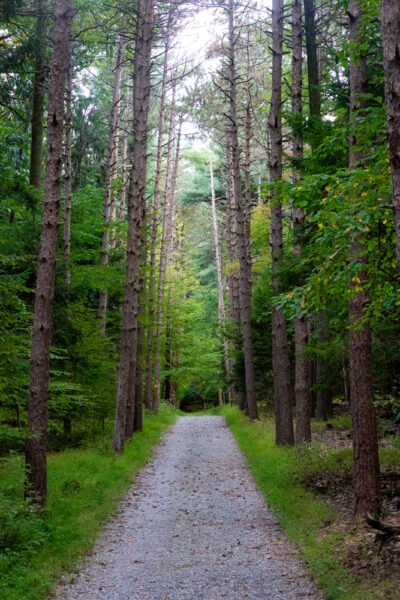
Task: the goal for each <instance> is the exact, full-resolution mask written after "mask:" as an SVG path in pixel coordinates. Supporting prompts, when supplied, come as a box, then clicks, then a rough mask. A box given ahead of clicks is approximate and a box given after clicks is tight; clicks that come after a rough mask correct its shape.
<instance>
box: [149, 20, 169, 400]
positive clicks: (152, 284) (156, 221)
mask: <svg viewBox="0 0 400 600" xmlns="http://www.w3.org/2000/svg"><path fill="white" fill-rule="evenodd" d="M171 10H172V9H170V17H169V19H170V18H171V14H172V13H171ZM168 24H169V23H168ZM168 29H169V27H168ZM169 46H170V33H169V30H168V31H167V37H166V40H165V56H164V67H163V76H162V82H161V99H160V117H159V122H158V143H157V163H156V174H155V181H154V200H153V215H152V217H153V223H152V229H151V239H150V273H149V292H148V319H149V325H148V328H147V342H146V345H147V355H146V374H145V397H144V402H145V406H146V409H147V410H151V407H152V402H151V396H152V381H153V360H154V329H155V327H154V325H155V324H154V317H155V295H156V257H157V235H158V230H159V227H160V212H159V210H160V183H161V169H162V158H163V137H164V133H165V101H166V94H167V75H168V53H169Z"/></svg>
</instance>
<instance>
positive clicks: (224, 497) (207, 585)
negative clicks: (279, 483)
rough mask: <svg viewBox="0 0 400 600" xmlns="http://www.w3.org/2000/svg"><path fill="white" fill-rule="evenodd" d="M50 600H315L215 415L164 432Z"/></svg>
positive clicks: (319, 595) (317, 594) (181, 421)
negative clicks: (80, 560) (82, 560)
mask: <svg viewBox="0 0 400 600" xmlns="http://www.w3.org/2000/svg"><path fill="white" fill-rule="evenodd" d="M293 501H294V502H295V501H296V499H295V498H294V499H293ZM73 578H74V579H73ZM55 598H57V599H58V600H61V599H62V600H65V599H67V600H78V599H79V600H95V599H98V598H100V599H103V600H211V599H215V598H227V599H228V600H244V599H251V600H301V599H304V598H307V599H309V600H310V599H311V600H323V596H322V593H321V591H320V590H319V589H318V588H317V586H316V585H315V584H314V583H313V582H312V580H311V577H310V575H309V574H308V573H307V572H306V569H305V568H304V566H303V565H302V564H301V561H300V560H299V558H298V556H297V551H296V549H295V548H294V546H293V545H292V544H291V543H290V542H289V540H288V538H287V537H286V535H285V533H284V532H283V531H282V529H281V528H280V527H279V525H278V523H277V521H276V519H275V517H274V516H273V514H272V512H271V511H270V509H269V508H268V506H267V505H266V504H265V501H264V499H263V496H262V494H261V493H260V491H259V490H258V489H257V487H256V485H255V482H254V479H253V477H252V475H251V473H250V471H249V469H248V466H247V461H246V459H245V457H244V456H243V454H242V453H241V451H240V450H239V448H238V445H237V443H236V441H235V440H234V438H233V436H232V434H231V432H230V430H229V429H228V427H227V425H226V423H225V420H224V418H223V417H213V416H205V417H180V418H179V419H178V420H177V422H176V423H175V425H174V426H173V427H171V428H170V429H169V430H168V431H167V433H166V434H165V435H164V437H163V439H162V440H161V442H160V444H159V445H158V446H157V448H156V449H155V452H154V455H153V458H152V460H151V461H150V462H149V463H148V464H147V466H146V467H145V468H144V469H143V471H142V472H141V474H140V475H139V477H138V478H137V479H136V480H135V482H134V484H133V485H132V487H131V489H130V491H129V492H128V494H127V495H126V496H125V498H124V500H123V501H122V504H121V506H120V508H119V510H118V512H117V514H116V515H115V516H114V517H113V518H112V520H111V522H110V523H109V524H108V526H107V527H106V529H105V530H104V532H103V534H102V535H101V536H100V539H99V540H98V542H97V544H96V546H95V548H94V551H93V554H92V555H91V556H90V557H88V559H87V563H86V564H83V565H80V573H79V574H78V575H69V576H66V577H64V579H63V581H61V582H60V583H59V585H58V586H57V589H56V592H55Z"/></svg>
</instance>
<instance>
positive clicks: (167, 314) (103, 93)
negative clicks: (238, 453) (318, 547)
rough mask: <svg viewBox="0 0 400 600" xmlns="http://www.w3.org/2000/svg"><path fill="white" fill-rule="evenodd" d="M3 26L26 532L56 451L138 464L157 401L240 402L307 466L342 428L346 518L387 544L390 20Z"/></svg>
mask: <svg viewBox="0 0 400 600" xmlns="http://www.w3.org/2000/svg"><path fill="white" fill-rule="evenodd" d="M0 19H1V23H2V25H1V29H0V40H1V46H0V72H1V75H0V114H1V122H0V140H1V144H0V159H1V172H0V271H1V276H0V340H1V343H0V460H1V465H2V466H4V465H7V464H9V463H10V461H14V462H13V463H12V464H14V465H16V464H17V465H18V470H19V471H18V472H19V475H18V476H19V477H22V478H23V480H24V483H23V486H22V487H20V488H18V489H19V490H20V491H19V492H18V493H19V494H20V495H21V490H22V493H23V495H24V498H25V500H23V498H19V500H18V502H19V504H18V506H19V509H18V510H19V512H18V511H17V513H18V514H17V513H16V517H15V518H23V517H24V515H25V516H26V511H31V510H38V514H40V509H41V508H43V507H44V506H45V505H46V495H47V470H46V463H47V456H48V454H49V453H50V454H52V455H53V454H54V453H59V452H61V451H64V450H66V449H72V448H84V447H87V446H88V445H90V444H92V443H94V440H96V439H99V438H103V439H107V440H109V441H110V444H111V438H112V447H113V452H114V453H116V454H117V455H118V454H122V453H123V452H124V447H125V446H126V444H127V442H129V441H130V440H131V439H132V438H133V439H135V436H137V435H138V432H140V431H141V430H142V427H143V419H144V418H145V417H146V418H147V415H152V414H155V413H157V412H158V411H159V410H160V407H161V408H162V407H165V403H169V404H170V405H172V407H175V408H176V409H181V410H183V411H187V412H196V411H200V410H204V409H210V408H211V407H213V406H223V405H225V404H230V405H236V406H237V407H238V408H239V410H240V411H242V412H243V413H244V415H246V416H247V417H248V418H249V419H250V420H253V421H256V420H258V419H260V418H261V419H262V418H264V417H265V416H266V415H271V414H273V415H274V435H275V443H276V445H277V446H278V447H291V446H295V447H296V448H298V454H297V457H298V458H297V460H301V452H303V453H304V457H305V460H306V459H307V448H308V447H310V444H311V439H312V432H313V431H314V429H312V424H313V423H315V422H317V423H321V422H323V423H324V422H328V421H329V420H330V419H332V418H335V417H337V418H340V416H342V417H343V416H345V415H346V414H348V413H350V415H351V434H349V435H350V445H351V444H352V461H351V462H352V470H353V476H352V484H351V485H352V494H353V500H352V502H353V505H354V507H353V508H354V509H352V514H353V515H354V516H355V517H357V518H363V517H365V516H366V515H367V514H369V515H371V514H373V515H374V518H375V521H374V523H375V526H376V527H378V528H379V527H381V528H382V527H385V526H384V525H382V522H381V521H379V520H378V515H380V514H381V511H382V508H383V501H384V502H386V501H387V498H386V496H385V493H386V492H385V490H386V488H385V489H384V490H383V491H382V481H383V479H382V478H381V472H380V471H381V468H380V464H379V440H380V439H382V438H385V439H387V437H388V436H389V437H390V444H391V445H392V446H393V448H394V450H393V452H395V450H396V452H397V454H396V459H395V460H394V459H393V461H394V462H396V461H397V463H396V465H395V466H393V467H392V472H391V477H392V480H393V482H394V483H393V485H392V487H391V488H390V489H391V492H390V493H391V497H390V498H389V501H391V500H392V498H393V497H395V496H396V494H397V496H400V472H399V469H398V467H399V462H400V461H399V460H398V459H399V456H398V453H399V449H400V446H399V440H400V438H399V435H400V343H399V340H400V269H399V267H400V4H399V2H398V0H381V1H379V0H332V1H326V0H304V2H303V3H302V2H301V0H288V1H286V0H271V1H270V2H269V1H267V0H264V2H262V1H261V0H259V1H258V2H256V0H254V1H251V0H250V1H249V2H242V1H241V0H210V1H208V0H203V1H201V2H190V1H186V0H170V1H168V0H165V1H156V0H135V1H131V2H126V1H125V0H121V1H120V2H102V0H100V1H99V2H81V1H80V0H75V2H74V3H73V0H54V1H53V2H50V1H47V0H4V1H3V2H2V4H1V7H0ZM328 427H330V428H332V427H333V426H332V425H329V424H328ZM385 443H386V442H385ZM388 443H389V442H388ZM23 457H24V460H22V458H23ZM15 461H17V462H15ZM15 468H16V467H15ZM392 480H391V481H392ZM21 481H22V480H21ZM393 486H394V487H393ZM23 490H24V491H23ZM14 491H15V490H12V492H10V489H7V487H6V488H4V489H3V488H2V489H1V490H0V494H1V499H2V500H4V502H5V506H6V509H5V512H4V515H3V517H2V518H3V520H4V522H7V523H8V525H7V526H9V521H10V519H11V520H12V519H14V516H10V515H11V512H12V511H11V508H10V506H11V505H10V502H11V500H10V498H11V497H12V494H13V493H14ZM12 502H14V500H12ZM12 502H11V504H12ZM398 504H399V502H398ZM32 506H33V508H32ZM384 506H385V507H386V508H387V506H386V504H385V503H384ZM397 508H398V507H397ZM24 511H25V512H24ZM29 514H30V513H29ZM396 514H397V513H396ZM21 515H22V516H21ZM24 518H25V517H24ZM392 526H393V527H392V528H391V529H390V528H389V529H390V531H389V533H388V532H386V534H387V536H389V538H390V537H396V535H398V533H399V531H400V529H399V526H398V525H397V529H396V526H394V525H393V523H392ZM381 533H382V532H381ZM383 535H385V532H383ZM0 540H1V534H0ZM9 545H10V543H9V541H7V539H6V538H5V541H4V540H3V541H0V547H4V548H7V547H8V546H9ZM11 545H12V544H11Z"/></svg>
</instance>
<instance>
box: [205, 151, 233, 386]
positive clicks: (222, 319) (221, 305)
mask: <svg viewBox="0 0 400 600" xmlns="http://www.w3.org/2000/svg"><path fill="white" fill-rule="evenodd" d="M210 184H211V213H212V220H213V230H214V246H215V262H216V265H217V282H218V324H219V327H220V329H221V331H222V330H224V329H225V327H226V313H225V302H224V285H223V281H222V261H221V252H220V249H219V236H218V220H217V207H216V203H215V186H214V170H213V163H212V156H211V153H210ZM224 363H225V371H226V377H227V379H229V378H230V377H231V371H232V368H231V363H230V358H229V345H228V340H227V338H226V336H224ZM221 393H222V391H221Z"/></svg>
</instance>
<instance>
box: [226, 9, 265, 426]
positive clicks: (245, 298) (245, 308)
mask: <svg viewBox="0 0 400 600" xmlns="http://www.w3.org/2000/svg"><path fill="white" fill-rule="evenodd" d="M235 37H236V36H235V30H234V3H233V0H229V37H228V40H229V122H230V128H229V136H230V144H231V152H232V155H231V157H232V178H233V197H234V200H235V213H236V224H237V240H238V246H239V248H238V250H239V295H240V316H241V322H242V332H243V352H244V365H245V382H246V414H247V415H248V416H249V417H250V418H251V419H257V418H258V408H257V399H256V390H255V376H254V361H253V349H252V339H251V307H252V299H251V263H250V265H249V256H248V254H249V253H248V250H247V244H248V243H249V242H248V240H247V239H246V227H245V203H244V199H243V194H242V189H241V182H240V149H239V140H238V117H237V70H236V56H235Z"/></svg>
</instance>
